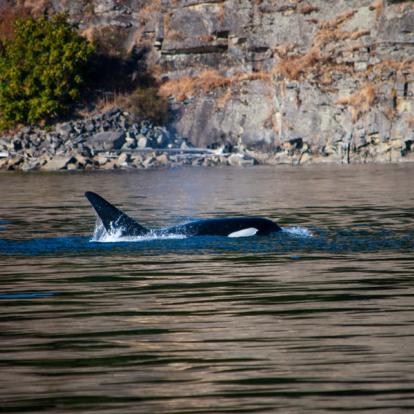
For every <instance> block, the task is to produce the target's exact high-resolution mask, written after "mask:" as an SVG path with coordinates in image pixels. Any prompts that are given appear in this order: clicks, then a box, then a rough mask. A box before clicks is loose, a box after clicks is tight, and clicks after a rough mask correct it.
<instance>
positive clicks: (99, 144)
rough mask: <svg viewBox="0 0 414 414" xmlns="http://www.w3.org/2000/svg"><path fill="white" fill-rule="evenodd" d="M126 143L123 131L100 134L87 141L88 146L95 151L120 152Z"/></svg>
mask: <svg viewBox="0 0 414 414" xmlns="http://www.w3.org/2000/svg"><path fill="white" fill-rule="evenodd" d="M125 142H126V137H125V133H124V132H122V131H104V132H98V133H97V134H95V135H92V136H90V137H88V138H87V139H86V144H87V145H88V146H89V147H91V148H93V149H95V150H119V149H121V148H122V146H123V145H124V144H125Z"/></svg>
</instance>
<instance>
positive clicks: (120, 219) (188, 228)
mask: <svg viewBox="0 0 414 414" xmlns="http://www.w3.org/2000/svg"><path fill="white" fill-rule="evenodd" d="M85 197H86V198H87V199H88V200H89V202H90V203H91V204H92V207H93V208H94V209H95V211H96V214H97V215H98V217H99V218H100V220H101V221H102V224H103V226H104V227H105V230H106V231H107V232H116V233H117V234H118V235H119V236H121V237H126V236H132V237H133V236H145V235H160V236H165V235H170V234H171V235H175V234H179V235H184V236H187V237H193V236H228V237H246V236H253V235H257V236H267V235H269V234H271V233H274V232H278V231H280V230H281V228H280V227H279V225H277V224H276V223H275V222H273V221H271V220H268V219H265V218H261V217H233V218H211V219H200V220H195V221H190V222H188V223H184V224H179V225H177V226H173V227H168V228H165V229H160V230H150V229H147V228H145V227H143V226H142V225H141V224H139V223H137V222H136V221H135V220H134V219H132V218H131V217H129V216H128V215H127V214H125V213H124V212H123V211H121V210H119V209H118V208H116V207H115V206H114V205H112V204H111V203H109V202H108V201H106V200H105V199H104V198H102V197H101V196H100V195H98V194H96V193H93V192H92V191H87V192H86V193H85Z"/></svg>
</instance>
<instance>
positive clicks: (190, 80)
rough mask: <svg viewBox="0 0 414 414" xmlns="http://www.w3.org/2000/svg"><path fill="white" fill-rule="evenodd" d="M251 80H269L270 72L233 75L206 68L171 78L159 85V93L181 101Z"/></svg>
mask: <svg viewBox="0 0 414 414" xmlns="http://www.w3.org/2000/svg"><path fill="white" fill-rule="evenodd" d="M252 80H265V81H269V80H270V74H268V73H265V72H252V73H237V74H235V75H233V76H228V77H226V76H223V75H222V74H221V73H220V72H218V71H217V70H214V69H207V70H205V71H203V72H201V73H200V74H199V75H198V76H184V77H182V78H179V79H173V80H169V81H167V82H165V83H164V84H162V85H161V88H160V94H161V96H163V97H168V96H171V97H174V98H175V99H176V100H177V101H179V102H180V101H183V100H185V99H187V98H190V97H192V96H194V95H196V94H199V93H203V94H207V93H209V92H211V91H213V90H214V89H217V88H222V87H225V86H228V87H229V86H231V85H232V84H233V83H236V82H243V81H252Z"/></svg>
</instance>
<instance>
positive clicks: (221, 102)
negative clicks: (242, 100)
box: [217, 87, 233, 109]
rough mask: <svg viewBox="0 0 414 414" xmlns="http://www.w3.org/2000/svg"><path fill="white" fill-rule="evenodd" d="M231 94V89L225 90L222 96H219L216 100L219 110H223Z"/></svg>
mask: <svg viewBox="0 0 414 414" xmlns="http://www.w3.org/2000/svg"><path fill="white" fill-rule="evenodd" d="M232 96H233V92H232V90H231V87H229V88H227V90H226V92H224V93H223V95H221V96H220V98H219V99H218V100H217V107H218V108H220V109H223V108H224V107H225V106H226V104H227V102H228V101H229V100H230V99H231V98H232Z"/></svg>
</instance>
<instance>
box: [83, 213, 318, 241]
mask: <svg viewBox="0 0 414 414" xmlns="http://www.w3.org/2000/svg"><path fill="white" fill-rule="evenodd" d="M122 231H123V229H122V228H119V227H118V228H115V229H113V230H111V231H109V232H108V231H107V230H106V229H105V227H104V225H103V223H102V221H101V219H100V218H99V217H97V219H96V222H95V229H94V231H93V236H92V239H91V240H90V241H91V242H94V243H117V242H122V243H125V242H128V243H129V242H142V241H151V240H174V239H177V240H180V239H186V238H187V236H186V235H185V234H167V233H165V234H163V231H162V229H160V230H157V231H151V232H150V233H149V234H146V235H145V236H122ZM282 232H284V233H286V234H288V235H289V236H292V237H297V238H309V237H313V234H312V232H311V231H310V230H309V229H307V228H305V227H282ZM247 237H251V236H247Z"/></svg>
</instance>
